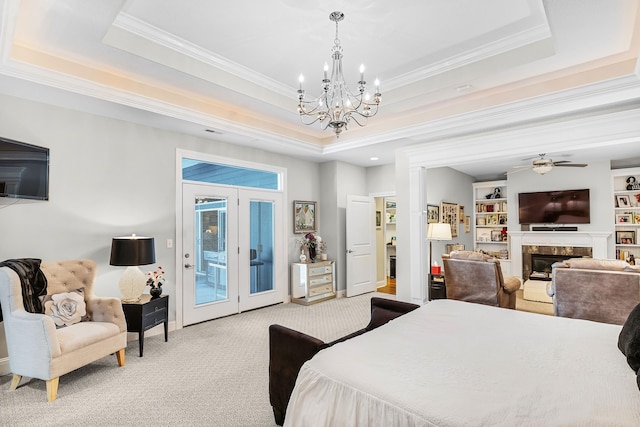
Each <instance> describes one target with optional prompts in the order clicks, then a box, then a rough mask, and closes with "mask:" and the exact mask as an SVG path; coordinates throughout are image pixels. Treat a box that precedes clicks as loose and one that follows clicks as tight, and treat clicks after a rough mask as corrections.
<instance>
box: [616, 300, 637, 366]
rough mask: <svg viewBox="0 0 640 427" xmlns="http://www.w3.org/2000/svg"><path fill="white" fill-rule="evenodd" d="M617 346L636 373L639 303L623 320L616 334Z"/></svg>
mask: <svg viewBox="0 0 640 427" xmlns="http://www.w3.org/2000/svg"><path fill="white" fill-rule="evenodd" d="M618 348H619V349H620V351H621V352H622V354H624V355H625V356H626V357H627V363H628V364H629V366H631V369H633V371H634V372H636V374H637V373H638V369H640V304H638V305H636V306H635V308H634V309H633V310H631V313H629V317H627V320H626V321H625V322H624V325H623V326H622V330H621V331H620V335H619V336H618Z"/></svg>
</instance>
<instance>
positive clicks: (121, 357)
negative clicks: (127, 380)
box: [116, 348, 124, 366]
mask: <svg viewBox="0 0 640 427" xmlns="http://www.w3.org/2000/svg"><path fill="white" fill-rule="evenodd" d="M116 358H117V359H118V366H124V348H121V349H120V350H118V351H117V352H116Z"/></svg>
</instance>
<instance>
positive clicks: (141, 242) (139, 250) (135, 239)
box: [109, 234, 156, 302]
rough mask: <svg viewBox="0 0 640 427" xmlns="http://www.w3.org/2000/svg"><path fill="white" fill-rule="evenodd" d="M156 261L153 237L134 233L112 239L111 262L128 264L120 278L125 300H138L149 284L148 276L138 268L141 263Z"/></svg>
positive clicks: (121, 290)
mask: <svg viewBox="0 0 640 427" xmlns="http://www.w3.org/2000/svg"><path fill="white" fill-rule="evenodd" d="M155 262H156V251H155V244H154V240H153V237H140V236H136V235H135V234H132V235H131V236H125V237H114V238H113V240H112V241H111V260H110V261H109V264H111V265H116V266H126V267H127V269H126V270H125V272H124V273H123V274H122V277H121V278H120V283H119V285H118V286H119V287H120V292H122V296H123V298H122V299H123V301H126V302H132V301H138V300H139V299H140V295H142V292H143V291H144V288H145V286H146V285H147V276H145V274H144V273H143V272H142V271H141V270H140V269H139V268H138V266H139V265H147V264H153V263H155Z"/></svg>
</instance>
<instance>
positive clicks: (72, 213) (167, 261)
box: [0, 95, 323, 351]
mask: <svg viewBox="0 0 640 427" xmlns="http://www.w3.org/2000/svg"><path fill="white" fill-rule="evenodd" d="M0 135H2V136H4V137H7V138H11V139H15V140H19V141H24V142H28V143H31V144H35V145H41V146H45V147H48V148H49V149H50V151H51V153H50V154H51V164H50V200H49V201H48V202H24V201H18V202H17V203H16V204H13V205H10V206H0V207H1V208H2V209H0V232H1V234H2V236H3V242H5V243H3V244H2V245H1V246H0V259H7V258H20V257H36V258H41V259H43V260H59V259H68V258H90V259H93V260H95V261H96V262H97V263H98V276H97V279H96V293H97V294H98V295H105V296H120V291H119V290H118V287H117V283H118V281H119V278H120V275H121V274H122V269H121V268H118V267H111V266H109V252H110V245H111V238H112V237H114V236H118V235H128V234H130V233H136V234H139V235H149V236H153V237H155V238H156V251H157V254H156V258H157V264H160V265H162V266H164V267H165V271H166V272H167V286H165V292H167V293H169V294H174V292H175V287H174V285H173V284H174V283H175V271H176V269H175V249H173V248H172V249H167V248H166V244H165V243H166V240H167V239H175V232H176V230H175V217H176V214H175V211H176V200H175V193H176V178H175V177H176V171H175V157H176V149H177V148H181V149H185V150H192V151H196V152H203V153H209V154H214V155H219V156H224V157H229V158H234V159H242V160H245V161H251V162H256V163H262V164H269V165H275V166H280V167H285V168H287V178H288V180H287V190H288V193H287V201H286V206H285V212H286V218H285V219H284V220H285V221H286V230H288V232H287V233H288V235H289V238H290V240H291V241H292V242H293V241H295V238H296V235H294V234H293V225H292V217H293V212H292V211H293V207H292V206H293V204H292V201H293V200H297V199H301V200H319V199H320V186H319V185H318V184H317V183H318V182H319V176H320V175H319V168H320V167H319V165H318V164H316V163H312V162H306V161H303V160H299V159H294V158H290V157H287V156H281V155H277V154H273V153H269V152H266V151H262V150H258V149H252V148H247V147H242V146H237V145H229V144H224V143H220V142H217V141H215V140H211V139H205V138H198V137H194V136H189V135H184V134H179V133H174V132H168V131H164V130H160V129H156V128H151V127H146V126H141V125H137V124H134V123H129V122H125V121H120V120H114V119H109V118H105V117H100V116H95V115H91V114H87V113H84V112H78V111H73V110H68V109H63V108H59V107H54V106H50V105H46V104H41V103H36V102H31V101H27V100H23V99H18V98H13V97H9V96H3V95H0ZM5 202H6V201H5ZM320 212H321V214H322V212H323V210H322V209H321V211H320ZM320 226H321V227H322V223H321V224H320ZM174 247H175V246H174ZM297 257H298V252H297V251H296V250H295V248H294V245H290V251H289V261H296V260H297V259H298V258H297ZM143 271H145V269H144V268H143ZM287 289H288V284H287ZM173 303H174V301H172V307H171V310H170V318H171V319H175V306H174V305H173ZM0 351H1V350H0Z"/></svg>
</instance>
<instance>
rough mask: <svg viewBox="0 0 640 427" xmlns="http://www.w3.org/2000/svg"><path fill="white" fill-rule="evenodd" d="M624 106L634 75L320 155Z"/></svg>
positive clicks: (633, 97) (635, 99) (342, 144)
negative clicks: (382, 143) (402, 140)
mask: <svg viewBox="0 0 640 427" xmlns="http://www.w3.org/2000/svg"><path fill="white" fill-rule="evenodd" d="M625 103H632V104H633V103H636V104H637V105H638V106H640V80H639V79H638V76H636V75H635V74H632V75H628V76H625V77H620V78H617V79H611V80H607V81H604V82H599V83H595V84H591V85H587V86H582V87H578V88H572V89H567V90H564V91H561V92H556V93H552V94H549V95H543V96H538V97H534V98H530V99H526V100H522V101H517V102H511V103H507V104H503V105H499V106H496V107H492V108H486V109H482V110H477V111H472V112H469V113H464V114H460V115H457V116H450V117H446V118H443V119H439V120H434V121H429V122H424V123H419V124H416V125H413V126H406V127H403V128H396V129H392V130H389V131H387V132H380V133H377V134H375V135H371V136H367V137H363V138H358V139H354V140H350V141H336V142H335V143H333V144H331V145H329V146H326V147H325V150H324V152H325V153H338V152H340V151H345V150H351V149H354V148H359V147H364V146H367V145H372V144H379V143H381V142H386V141H393V140H400V139H411V140H412V141H413V142H414V143H428V142H429V141H437V140H440V139H443V138H445V139H450V138H454V137H463V136H464V135H471V138H474V137H475V136H476V135H478V134H481V133H486V132H491V131H494V132H495V131H497V130H500V129H508V128H509V127H514V126H523V125H525V124H527V125H533V124H535V123H536V122H542V121H550V120H554V119H555V120H558V119H559V118H561V117H565V116H567V115H574V116H575V115H578V114H591V115H593V114H599V113H602V112H604V111H605V110H606V109H607V108H609V109H611V108H614V107H616V106H618V108H626V107H624V104H625ZM621 105H622V107H621ZM598 110H600V111H598Z"/></svg>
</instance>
